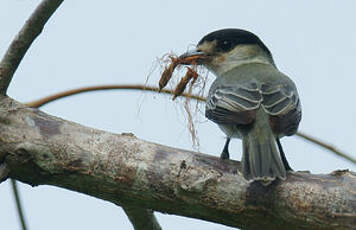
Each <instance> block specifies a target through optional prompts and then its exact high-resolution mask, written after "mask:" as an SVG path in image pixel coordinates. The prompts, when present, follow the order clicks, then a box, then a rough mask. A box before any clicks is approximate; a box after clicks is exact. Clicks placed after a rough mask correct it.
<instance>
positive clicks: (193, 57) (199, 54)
mask: <svg viewBox="0 0 356 230" xmlns="http://www.w3.org/2000/svg"><path fill="white" fill-rule="evenodd" d="M207 58H208V55H207V54H206V53H205V52H203V51H197V50H192V51H188V52H186V53H184V54H182V55H180V56H179V58H178V59H179V60H180V64H183V65H190V64H192V63H195V64H198V65H202V64H204V61H205V60H206V59H207Z"/></svg>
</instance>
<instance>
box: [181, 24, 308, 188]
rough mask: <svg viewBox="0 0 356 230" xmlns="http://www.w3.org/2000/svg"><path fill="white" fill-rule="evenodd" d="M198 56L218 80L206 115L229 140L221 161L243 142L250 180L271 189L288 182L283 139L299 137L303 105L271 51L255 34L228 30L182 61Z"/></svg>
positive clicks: (245, 169) (205, 41)
mask: <svg viewBox="0 0 356 230" xmlns="http://www.w3.org/2000/svg"><path fill="white" fill-rule="evenodd" d="M192 56H198V57H199V58H198V59H197V62H198V64H201V65H204V66H205V67H207V68H208V69H209V70H210V71H211V72H213V73H214V74H215V75H216V80H215V81H214V82H213V84H212V86H211V88H210V90H209V95H208V98H207V102H206V107H205V116H206V117H207V118H208V119H209V120H211V121H213V122H215V123H216V124H218V125H219V127H220V129H221V130H222V131H223V132H224V133H225V134H226V135H227V139H226V142H225V145H224V148H223V151H222V154H221V156H220V157H221V158H222V159H229V151H228V147H229V143H230V139H231V138H239V139H242V146H243V154H242V175H243V176H244V178H245V179H246V180H248V181H255V180H257V181H260V182H262V183H263V184H265V185H266V184H269V183H271V182H272V181H273V180H275V179H276V178H279V179H282V180H284V179H286V177H287V171H289V170H292V169H291V167H290V166H289V164H288V162H287V159H286V157H285V154H284V152H283V149H282V146H281V143H280V140H279V139H280V138H282V137H283V136H291V135H293V134H295V133H296V132H297V129H298V126H299V122H300V120H301V105H300V100H299V97H298V92H297V88H296V86H295V84H294V83H293V81H292V80H291V79H290V78H289V77H287V76H286V75H284V74H283V73H281V72H280V71H279V70H278V69H277V67H276V65H275V64H274V61H273V58H272V54H271V52H270V51H269V50H268V48H267V47H266V46H265V45H264V44H263V42H262V41H261V40H260V39H259V38H258V37H257V36H256V35H255V34H253V33H251V32H248V31H245V30H241V29H223V30H218V31H215V32H212V33H210V34H208V35H206V36H205V37H203V38H202V39H201V40H200V42H199V43H198V45H197V47H196V50H194V51H190V52H187V53H185V54H183V55H182V56H181V58H186V57H192Z"/></svg>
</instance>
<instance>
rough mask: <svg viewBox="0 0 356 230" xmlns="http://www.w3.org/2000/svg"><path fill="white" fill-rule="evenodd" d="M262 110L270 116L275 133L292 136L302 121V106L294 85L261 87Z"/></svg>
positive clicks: (267, 85)
mask: <svg viewBox="0 0 356 230" xmlns="http://www.w3.org/2000/svg"><path fill="white" fill-rule="evenodd" d="M261 93H262V98H263V101H262V108H263V109H264V111H265V112H266V113H268V114H269V115H270V125H271V127H272V130H273V131H274V132H275V133H280V134H282V133H283V134H285V135H292V134H294V133H295V132H296V131H297V129H298V125H299V122H300V120H301V115H302V113H301V105H300V100H299V96H298V92H297V90H296V88H295V86H294V84H292V83H288V82H286V83H283V84H278V85H275V84H274V85H269V84H263V85H262V87H261Z"/></svg>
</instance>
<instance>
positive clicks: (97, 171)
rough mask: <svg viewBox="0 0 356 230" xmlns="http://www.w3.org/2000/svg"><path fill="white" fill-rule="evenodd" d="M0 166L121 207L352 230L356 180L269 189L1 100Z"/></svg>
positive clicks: (273, 225) (224, 164)
mask: <svg viewBox="0 0 356 230" xmlns="http://www.w3.org/2000/svg"><path fill="white" fill-rule="evenodd" d="M0 107H1V108H2V109H1V110H0V162H1V160H4V161H5V163H6V164H7V166H8V167H9V168H10V174H9V175H10V177H11V178H14V179H17V180H20V181H23V182H25V183H29V184H32V185H40V184H49V185H54V186H60V187H63V188H67V189H70V190H74V191H79V192H82V193H85V194H89V195H92V196H95V197H98V198H101V199H104V200H108V201H111V202H113V203H116V204H118V205H123V204H124V205H125V204H132V205H134V206H140V207H142V208H146V209H152V210H155V211H160V212H163V213H170V214H176V215H181V216H187V217H193V218H198V219H203V220H208V221H212V222H217V223H222V224H225V225H229V226H235V227H240V228H245V227H248V229H261V226H263V228H264V229H286V227H287V226H288V229H355V226H356V193H355V191H356V174H355V173H353V172H348V171H339V172H334V173H332V174H330V175H312V174H308V173H293V174H290V175H289V176H288V179H287V180H286V181H283V182H278V181H277V182H276V183H274V184H272V185H271V186H268V187H264V186H261V185H260V184H258V183H252V184H249V183H247V182H246V181H245V180H243V178H242V177H241V176H240V175H239V174H238V173H237V169H238V168H239V166H240V164H239V162H236V161H221V160H219V159H218V158H216V157H213V156H210V155H204V154H198V153H194V152H190V151H184V150H179V149H174V148H170V147H166V146H162V145H158V144H154V143H150V142H146V141H143V140H140V139H137V138H136V137H134V136H133V135H132V134H121V135H118V134H111V133H108V132H104V131H100V130H95V129H91V128H87V127H84V126H81V125H78V124H75V123H73V122H69V121H65V120H62V119H59V118H56V117H53V116H49V115H46V114H45V113H43V112H40V111H38V110H35V109H27V108H24V106H23V105H21V104H18V103H16V102H15V101H13V100H12V99H9V98H5V97H3V98H0Z"/></svg>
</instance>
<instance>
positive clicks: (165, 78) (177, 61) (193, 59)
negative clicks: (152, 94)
mask: <svg viewBox="0 0 356 230" xmlns="http://www.w3.org/2000/svg"><path fill="white" fill-rule="evenodd" d="M169 58H170V60H171V63H170V64H169V65H168V67H165V69H164V71H163V73H162V75H161V78H160V80H159V91H161V90H162V89H163V88H164V87H165V86H166V85H167V84H168V82H169V80H170V79H171V78H172V75H173V72H174V70H175V69H176V68H177V67H178V66H179V65H191V66H192V67H191V68H190V67H187V72H186V74H185V76H184V77H183V78H182V79H181V80H180V82H179V83H178V85H177V86H176V88H175V90H174V93H173V100H174V99H176V98H177V97H178V96H180V95H181V94H182V93H183V92H184V90H185V89H186V87H187V85H188V83H189V82H191V85H193V84H194V83H195V82H196V80H197V78H198V76H199V74H198V73H197V71H196V69H197V61H198V59H202V56H201V55H196V56H189V57H185V58H180V57H175V56H170V57H169ZM192 79H193V81H191V80H192Z"/></svg>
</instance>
